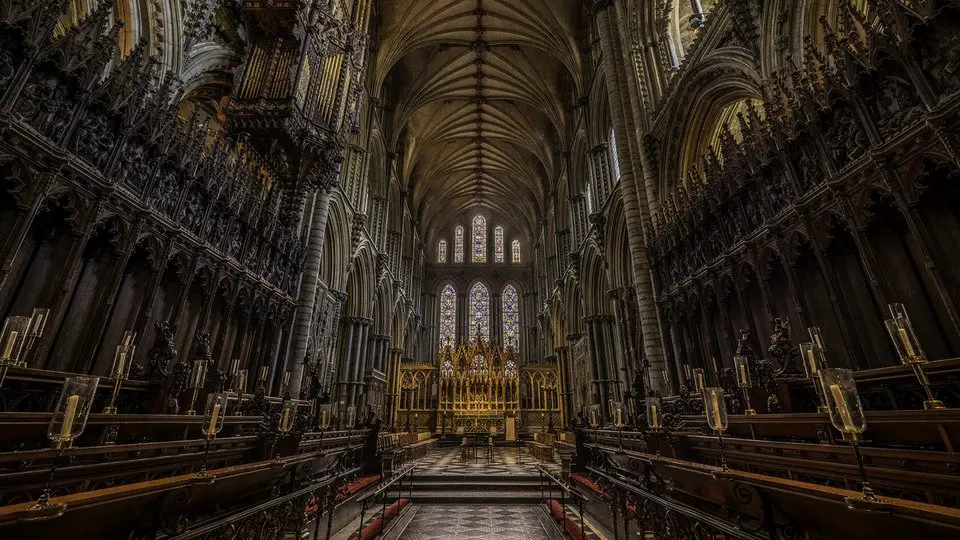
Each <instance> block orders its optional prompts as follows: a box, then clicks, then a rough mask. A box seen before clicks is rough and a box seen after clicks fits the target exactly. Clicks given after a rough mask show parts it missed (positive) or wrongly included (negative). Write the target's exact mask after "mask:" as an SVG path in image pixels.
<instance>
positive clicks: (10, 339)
mask: <svg viewBox="0 0 960 540" xmlns="http://www.w3.org/2000/svg"><path fill="white" fill-rule="evenodd" d="M18 335H20V332H17V331H16V330H13V331H11V332H10V334H9V335H8V336H7V346H6V347H4V349H3V358H0V360H3V361H4V363H6V362H9V361H11V360H13V358H11V357H10V355H12V354H13V345H14V344H15V343H16V342H17V336H18Z"/></svg>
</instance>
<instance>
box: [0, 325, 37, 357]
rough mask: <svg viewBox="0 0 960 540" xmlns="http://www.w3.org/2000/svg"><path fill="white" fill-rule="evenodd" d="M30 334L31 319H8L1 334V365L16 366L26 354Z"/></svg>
mask: <svg viewBox="0 0 960 540" xmlns="http://www.w3.org/2000/svg"><path fill="white" fill-rule="evenodd" d="M29 332H30V317H7V318H6V320H4V321H3V332H2V333H0V339H2V342H0V365H16V364H17V363H19V362H20V357H21V356H22V355H23V353H24V352H25V350H24V346H25V345H26V343H27V337H29Z"/></svg>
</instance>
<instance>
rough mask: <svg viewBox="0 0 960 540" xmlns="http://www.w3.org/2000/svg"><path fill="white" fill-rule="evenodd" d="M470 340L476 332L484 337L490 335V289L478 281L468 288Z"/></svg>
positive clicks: (475, 335) (474, 337)
mask: <svg viewBox="0 0 960 540" xmlns="http://www.w3.org/2000/svg"><path fill="white" fill-rule="evenodd" d="M468 320H469V324H470V329H469V333H470V340H471V341H473V340H474V339H476V337H477V334H483V336H484V339H487V338H489V337H490V291H489V290H487V287H486V286H485V285H484V284H483V283H480V282H477V284H476V285H474V286H473V288H472V289H470V317H469V319H468Z"/></svg>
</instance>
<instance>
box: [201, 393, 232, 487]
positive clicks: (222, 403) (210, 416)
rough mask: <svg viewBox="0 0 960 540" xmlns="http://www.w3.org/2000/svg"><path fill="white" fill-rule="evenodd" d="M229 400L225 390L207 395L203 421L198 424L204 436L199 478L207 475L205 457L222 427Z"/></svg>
mask: <svg viewBox="0 0 960 540" xmlns="http://www.w3.org/2000/svg"><path fill="white" fill-rule="evenodd" d="M229 402H230V400H229V396H227V394H226V393H225V392H219V393H216V394H210V395H209V396H207V406H206V407H205V408H204V413H203V422H202V423H201V424H200V429H202V430H203V438H204V444H203V463H201V465H200V471H199V472H198V473H197V476H199V477H201V478H203V477H206V476H207V457H208V456H209V455H210V442H211V441H213V439H216V438H217V434H218V433H220V430H221V429H223V421H224V419H225V418H226V416H227V404H229Z"/></svg>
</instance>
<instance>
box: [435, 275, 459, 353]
mask: <svg viewBox="0 0 960 540" xmlns="http://www.w3.org/2000/svg"><path fill="white" fill-rule="evenodd" d="M439 327H440V334H439V337H440V350H443V348H444V347H446V346H447V345H450V346H451V347H453V346H455V345H456V342H457V291H456V290H455V289H454V288H453V285H447V286H446V287H444V288H443V291H442V292H441V293H440V325H439Z"/></svg>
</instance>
